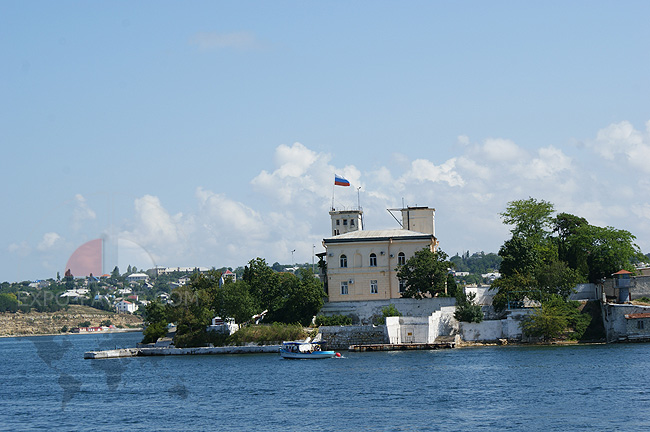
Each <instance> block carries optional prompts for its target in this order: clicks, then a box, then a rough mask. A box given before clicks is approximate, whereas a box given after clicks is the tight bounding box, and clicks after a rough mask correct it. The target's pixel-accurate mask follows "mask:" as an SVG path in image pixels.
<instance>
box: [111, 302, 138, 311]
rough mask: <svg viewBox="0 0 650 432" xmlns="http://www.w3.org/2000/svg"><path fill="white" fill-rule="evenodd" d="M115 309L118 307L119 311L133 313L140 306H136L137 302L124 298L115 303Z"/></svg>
mask: <svg viewBox="0 0 650 432" xmlns="http://www.w3.org/2000/svg"><path fill="white" fill-rule="evenodd" d="M115 309H117V313H133V312H135V311H136V310H137V309H138V307H137V306H136V304H135V303H131V302H130V301H126V300H122V301H120V302H117V303H116V304H115Z"/></svg>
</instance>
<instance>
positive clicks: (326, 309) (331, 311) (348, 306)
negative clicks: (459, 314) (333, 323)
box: [319, 297, 456, 325]
mask: <svg viewBox="0 0 650 432" xmlns="http://www.w3.org/2000/svg"><path fill="white" fill-rule="evenodd" d="M390 304H392V305H394V306H395V308H396V309H397V310H398V311H399V312H400V313H401V314H402V316H412V317H426V316H429V315H431V314H432V313H434V312H436V311H439V310H441V309H442V308H443V307H448V306H455V305H456V299H455V298H453V297H435V298H425V299H421V300H417V299H410V298H399V299H387V300H368V301H348V302H327V303H325V304H324V305H323V308H322V309H321V311H320V312H319V313H320V314H322V315H326V316H332V315H345V316H349V317H351V318H352V323H353V324H362V325H371V324H373V323H375V322H377V319H378V318H379V317H381V316H382V311H381V310H382V308H383V307H385V306H388V305H390Z"/></svg>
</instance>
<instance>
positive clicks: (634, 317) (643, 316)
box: [625, 313, 650, 319]
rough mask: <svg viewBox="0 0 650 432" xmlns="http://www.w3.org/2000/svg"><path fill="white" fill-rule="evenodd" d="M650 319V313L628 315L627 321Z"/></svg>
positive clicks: (626, 316)
mask: <svg viewBox="0 0 650 432" xmlns="http://www.w3.org/2000/svg"><path fill="white" fill-rule="evenodd" d="M636 318H650V313H634V314H626V315H625V319H636Z"/></svg>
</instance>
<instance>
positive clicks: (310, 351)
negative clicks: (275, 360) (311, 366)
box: [280, 340, 341, 359]
mask: <svg viewBox="0 0 650 432" xmlns="http://www.w3.org/2000/svg"><path fill="white" fill-rule="evenodd" d="M321 344H322V342H309V340H307V341H304V342H303V341H289V342H282V346H281V347H280V355H281V356H282V358H285V359H325V358H332V357H334V356H337V357H340V356H341V354H339V353H337V352H334V351H323V350H322V349H321Z"/></svg>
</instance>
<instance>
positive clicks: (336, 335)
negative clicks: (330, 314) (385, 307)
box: [319, 325, 388, 350]
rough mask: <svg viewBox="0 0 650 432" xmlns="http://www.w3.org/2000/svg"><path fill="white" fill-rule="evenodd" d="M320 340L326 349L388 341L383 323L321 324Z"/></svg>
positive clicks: (346, 347)
mask: <svg viewBox="0 0 650 432" xmlns="http://www.w3.org/2000/svg"><path fill="white" fill-rule="evenodd" d="M319 333H320V337H321V340H323V341H325V346H326V348H327V349H333V350H336V349H338V350H341V349H348V348H349V347H350V345H369V344H385V343H388V333H387V331H386V326H384V325H378V326H375V325H351V326H321V327H320V329H319Z"/></svg>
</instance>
